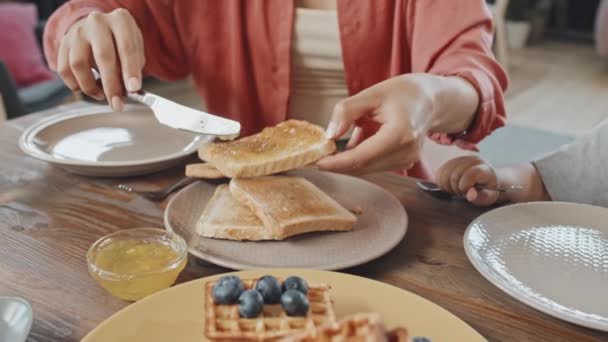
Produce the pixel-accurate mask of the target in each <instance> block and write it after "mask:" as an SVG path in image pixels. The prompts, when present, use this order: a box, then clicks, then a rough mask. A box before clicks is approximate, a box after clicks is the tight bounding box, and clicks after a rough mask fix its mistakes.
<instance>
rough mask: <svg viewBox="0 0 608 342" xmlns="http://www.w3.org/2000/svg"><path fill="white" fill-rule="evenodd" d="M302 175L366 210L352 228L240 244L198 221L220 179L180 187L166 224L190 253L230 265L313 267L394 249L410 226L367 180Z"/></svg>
mask: <svg viewBox="0 0 608 342" xmlns="http://www.w3.org/2000/svg"><path fill="white" fill-rule="evenodd" d="M290 174H292V175H297V176H302V177H304V178H306V179H308V180H309V181H311V182H312V183H313V184H315V185H316V186H318V187H319V188H320V189H321V190H323V191H324V192H325V193H327V194H328V195H329V196H331V197H333V198H334V199H335V200H336V201H337V202H338V203H340V204H341V205H342V206H343V207H344V208H347V209H355V208H360V209H361V210H362V213H361V215H358V220H357V223H356V224H355V226H354V227H353V230H352V231H349V232H319V233H310V234H303V235H297V236H293V237H290V238H287V239H285V240H283V241H261V242H242V241H229V240H217V239H209V238H203V237H199V235H198V234H197V233H196V223H197V221H198V220H199V219H200V217H201V214H202V213H203V210H204V209H205V206H206V205H207V202H208V201H209V199H210V198H211V196H213V193H214V191H215V187H216V185H217V182H215V183H210V182H204V181H200V182H196V183H194V184H191V185H190V186H188V187H186V188H184V189H182V190H181V191H180V192H179V193H177V194H176V195H175V196H174V197H173V198H172V199H171V201H170V202H169V205H168V206H167V209H166V210H165V227H166V228H167V230H169V231H173V232H175V233H177V234H179V235H180V236H181V237H183V238H184V239H185V240H186V241H187V242H188V245H189V246H190V253H191V254H192V255H194V256H196V257H199V258H201V259H203V260H206V261H209V262H212V263H214V264H217V265H220V266H224V267H229V268H232V269H238V270H243V269H255V268H277V267H282V268H314V269H323V270H336V269H343V268H347V267H352V266H356V265H360V264H362V263H365V262H368V261H371V260H373V259H375V258H377V257H380V256H382V255H384V254H385V253H387V252H388V251H390V250H391V249H393V247H395V246H396V245H397V244H398V243H399V242H400V241H401V240H402V239H403V236H404V235H405V232H406V230H407V214H406V213H405V209H403V205H402V204H401V203H400V202H399V200H398V199H397V198H396V197H395V196H393V195H392V194H390V193H388V192H386V191H385V190H384V189H382V188H380V187H379V186H377V185H374V184H372V183H370V182H367V181H365V180H362V179H359V178H355V177H350V176H346V175H339V174H334V173H329V172H320V171H312V170H302V171H296V172H291V173H290Z"/></svg>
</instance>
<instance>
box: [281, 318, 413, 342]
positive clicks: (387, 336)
mask: <svg viewBox="0 0 608 342" xmlns="http://www.w3.org/2000/svg"><path fill="white" fill-rule="evenodd" d="M280 341H281V342H346V341H348V342H355V341H357V342H384V341H388V342H405V341H407V330H405V329H404V328H398V329H395V330H392V331H389V332H386V330H385V328H384V325H383V324H382V319H381V318H380V316H379V315H378V314H374V313H371V314H356V315H352V316H349V317H346V318H344V319H342V320H341V321H339V322H334V323H328V324H325V325H323V326H320V327H318V328H316V329H313V330H307V331H304V332H299V333H294V334H292V335H290V336H287V337H285V338H283V339H281V340H280Z"/></svg>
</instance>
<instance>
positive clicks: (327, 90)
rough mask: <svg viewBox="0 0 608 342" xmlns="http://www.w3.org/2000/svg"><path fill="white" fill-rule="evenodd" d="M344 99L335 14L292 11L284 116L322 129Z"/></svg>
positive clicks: (342, 69) (333, 12)
mask: <svg viewBox="0 0 608 342" xmlns="http://www.w3.org/2000/svg"><path fill="white" fill-rule="evenodd" d="M346 97H348V88H347V86H346V80H345V77H344V64H343V62H342V47H341V45H340V32H339V29H338V14H337V12H336V11H335V10H318V9H307V8H296V12H295V18H294V28H293V39H292V45H291V96H290V98H289V109H288V112H287V116H288V117H289V118H291V119H302V120H307V121H309V122H312V123H316V124H318V125H320V126H322V127H325V126H327V123H328V122H329V119H330V117H331V113H332V110H333V108H334V105H335V104H336V103H337V102H338V101H340V100H341V99H344V98H346Z"/></svg>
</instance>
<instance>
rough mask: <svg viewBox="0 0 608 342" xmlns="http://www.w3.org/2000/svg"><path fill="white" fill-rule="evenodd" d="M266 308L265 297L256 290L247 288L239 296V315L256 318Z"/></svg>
mask: <svg viewBox="0 0 608 342" xmlns="http://www.w3.org/2000/svg"><path fill="white" fill-rule="evenodd" d="M263 308H264V298H262V295H261V294H260V293H259V292H258V291H256V290H247V291H245V292H243V293H242V294H241V296H240V297H239V316H241V317H243V318H255V317H258V315H259V314H260V313H261V312H262V309H263Z"/></svg>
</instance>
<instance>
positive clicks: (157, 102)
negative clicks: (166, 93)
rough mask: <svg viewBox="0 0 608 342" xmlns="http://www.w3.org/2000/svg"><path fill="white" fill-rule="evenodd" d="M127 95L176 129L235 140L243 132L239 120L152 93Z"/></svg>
mask: <svg viewBox="0 0 608 342" xmlns="http://www.w3.org/2000/svg"><path fill="white" fill-rule="evenodd" d="M127 97H128V98H130V99H132V100H134V101H136V102H139V103H142V104H144V105H146V106H148V107H149V108H150V109H152V112H153V113H154V116H156V119H157V120H158V121H159V122H160V123H162V124H163V125H167V126H169V127H173V128H175V129H181V130H185V131H190V132H194V133H199V134H207V135H214V136H216V137H218V138H220V139H222V140H234V139H236V138H237V137H238V136H239V134H240V133H241V124H240V123H239V122H237V121H234V120H230V119H226V118H222V117H219V116H216V115H213V114H209V113H205V112H202V111H198V110H196V109H192V108H189V107H186V106H183V105H181V104H179V103H175V102H173V101H171V100H167V99H166V98H164V97H161V96H158V95H155V94H152V93H148V92H145V91H139V92H137V93H129V94H128V95H127Z"/></svg>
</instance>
